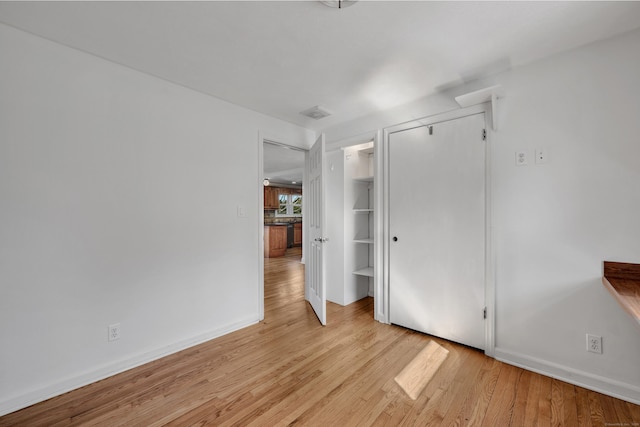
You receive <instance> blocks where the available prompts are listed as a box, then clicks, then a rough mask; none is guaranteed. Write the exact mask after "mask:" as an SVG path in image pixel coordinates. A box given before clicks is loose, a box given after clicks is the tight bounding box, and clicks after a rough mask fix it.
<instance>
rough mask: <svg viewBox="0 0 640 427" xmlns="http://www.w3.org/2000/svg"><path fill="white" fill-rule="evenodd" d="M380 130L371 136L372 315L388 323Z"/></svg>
mask: <svg viewBox="0 0 640 427" xmlns="http://www.w3.org/2000/svg"><path fill="white" fill-rule="evenodd" d="M382 140H383V139H382V131H381V130H377V131H376V132H375V135H374V137H373V162H374V163H373V176H374V177H375V178H374V185H373V192H374V193H373V202H374V205H373V211H374V212H375V213H374V215H373V221H374V222H373V242H374V243H373V306H374V311H373V317H374V319H375V320H377V321H378V322H382V323H389V319H388V317H387V311H386V310H385V305H384V302H385V301H387V300H388V299H387V298H385V296H384V286H383V283H384V281H383V275H384V272H385V270H386V269H385V266H384V253H383V251H382V249H383V245H381V242H382V237H383V236H384V234H383V232H384V218H386V216H385V215H384V213H383V212H384V205H385V198H384V194H385V193H384V186H383V184H384V181H383V177H384V171H383V157H382V155H381V153H382V148H383V147H382V145H381V144H382Z"/></svg>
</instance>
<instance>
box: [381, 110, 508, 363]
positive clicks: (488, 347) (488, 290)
mask: <svg viewBox="0 0 640 427" xmlns="http://www.w3.org/2000/svg"><path fill="white" fill-rule="evenodd" d="M479 113H484V114H485V129H486V135H487V137H486V138H487V139H486V144H485V214H486V215H485V254H486V255H485V281H484V289H485V304H486V308H487V319H486V322H485V354H486V355H488V356H491V357H493V355H494V349H495V278H494V265H495V253H494V249H493V226H492V224H493V223H492V215H491V211H492V204H491V200H492V193H493V187H492V182H491V157H492V156H491V152H492V149H491V135H492V133H493V131H492V128H491V126H489V125H488V124H489V123H492V116H491V104H490V103H485V104H480V105H474V106H472V107H468V108H463V109H458V110H454V111H449V112H446V113H442V114H437V115H434V116H429V117H425V118H422V119H418V120H412V121H410V122H406V123H401V124H398V125H395V126H391V127H388V128H385V129H384V130H383V137H382V141H381V142H382V143H381V144H380V149H379V150H378V153H376V157H377V161H376V163H378V162H380V163H379V164H377V165H376V166H378V167H379V168H380V169H381V172H382V173H380V174H379V176H378V175H376V180H377V181H378V182H381V183H382V185H381V186H379V188H380V191H379V192H376V193H377V194H376V196H377V197H376V199H377V200H376V202H377V204H378V203H379V204H380V205H381V210H379V211H378V212H382V215H379V216H381V217H382V218H381V224H378V222H377V221H376V223H377V224H376V225H380V226H381V227H382V230H379V231H380V237H381V238H380V239H379V240H377V241H379V242H381V243H382V244H381V245H377V249H376V259H381V260H382V265H381V268H380V269H379V270H378V272H379V276H380V280H376V285H375V286H376V287H377V288H376V290H375V295H376V301H375V302H376V319H377V320H378V321H379V322H382V323H390V320H389V281H390V278H389V268H388V267H389V251H390V242H391V241H390V236H389V227H390V224H389V219H390V215H389V167H390V164H389V136H390V135H391V134H393V133H396V132H400V131H403V130H408V129H412V128H415V127H419V126H426V125H432V124H436V123H439V122H444V121H449V120H455V119H459V118H463V117H467V116H471V115H474V114H479ZM378 154H379V155H378ZM380 169H378V171H380ZM376 208H377V207H376Z"/></svg>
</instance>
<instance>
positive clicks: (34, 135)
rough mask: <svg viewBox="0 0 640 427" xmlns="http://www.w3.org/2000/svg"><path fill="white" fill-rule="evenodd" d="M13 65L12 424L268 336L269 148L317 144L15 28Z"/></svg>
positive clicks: (0, 239) (0, 139)
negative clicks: (44, 403) (119, 377)
mask: <svg viewBox="0 0 640 427" xmlns="http://www.w3.org/2000/svg"><path fill="white" fill-rule="evenodd" d="M0 57H1V58H2V60H1V61H0V76H2V78H0V201H1V202H0V203H1V207H0V343H2V344H1V346H2V350H1V351H0V414H3V413H7V412H10V411H12V410H15V409H18V408H20V407H22V406H25V405H27V404H30V403H33V402H35V401H38V400H42V399H44V398H46V397H49V396H51V395H55V394H58V393H60V392H63V391H66V390H69V389H71V388H75V387H77V386H80V385H83V384H85V383H88V382H92V381H94V380H96V379H98V378H100V377H103V376H107V375H109V374H112V373H114V372H116V371H120V370H123V369H127V368H130V367H132V366H134V365H136V364H140V363H143V362H145V361H147V360H150V359H152V358H156V357H159V356H162V355H164V354H167V353H169V352H172V351H175V350H177V349H180V348H183V347H185V346H188V345H191V344H194V343H196V342H200V341H204V340H206V339H209V338H212V337H215V336H217V335H220V334H222V333H225V332H228V331H230V330H233V329H237V328H240V327H243V326H246V325H249V324H251V323H253V322H256V321H257V320H258V313H259V304H260V303H261V302H260V301H259V300H258V277H259V271H258V270H259V267H258V266H259V256H261V254H259V251H258V245H259V239H260V238H261V235H260V230H259V226H258V224H259V222H260V215H261V213H262V207H261V206H260V204H259V192H260V191H262V188H261V180H262V178H261V177H259V176H258V168H259V165H258V146H259V144H258V133H259V132H262V133H264V134H267V135H269V136H270V137H272V138H277V140H278V141H281V142H285V143H287V144H291V145H298V146H303V147H305V148H307V147H309V146H310V143H311V142H312V141H313V133H312V132H310V131H306V130H304V129H302V128H299V127H297V126H293V125H291V124H287V123H284V122H281V121H279V120H275V119H272V118H268V117H266V116H263V115H260V114H257V113H254V112H251V111H248V110H245V109H242V108H240V107H237V106H234V105H232V104H229V103H225V102H223V101H220V100H217V99H215V98H212V97H209V96H205V95H202V94H199V93H197V92H194V91H191V90H189V89H185V88H183V87H180V86H177V85H174V84H171V83H168V82H166V81H163V80H160V79H157V78H153V77H150V76H147V75H145V74H142V73H139V72H136V71H133V70H130V69H127V68H125V67H122V66H119V65H116V64H113V63H110V62H107V61H104V60H102V59H99V58H96V57H93V56H91V55H87V54H84V53H82V52H79V51H76V50H72V49H69V48H66V47H63V46H61V45H58V44H55V43H52V42H49V41H46V40H44V39H41V38H38V37H35V36H32V35H29V34H27V33H24V32H21V31H18V30H15V29H13V28H10V27H7V26H4V25H0ZM228 175H232V176H234V179H233V180H230V179H225V177H226V176H228ZM237 206H243V207H244V208H245V211H246V212H247V217H246V218H238V217H237V211H236V209H237ZM112 323H120V324H121V334H122V337H121V339H120V340H119V341H116V342H112V343H109V342H107V325H109V324H112Z"/></svg>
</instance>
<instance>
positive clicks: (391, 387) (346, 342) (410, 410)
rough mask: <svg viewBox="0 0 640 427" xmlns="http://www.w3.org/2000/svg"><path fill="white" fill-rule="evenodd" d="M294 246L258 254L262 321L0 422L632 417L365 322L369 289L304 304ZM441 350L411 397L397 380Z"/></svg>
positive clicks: (595, 421)
mask: <svg viewBox="0 0 640 427" xmlns="http://www.w3.org/2000/svg"><path fill="white" fill-rule="evenodd" d="M299 259H300V250H299V248H298V249H292V250H288V251H287V255H286V256H285V257H282V258H272V259H265V320H264V322H261V323H259V324H257V325H254V326H251V327H248V328H245V329H243V330H241V331H237V332H234V333H231V334H228V335H225V336H223V337H220V338H218V339H215V340H212V341H209V342H207V343H204V344H201V345H199V346H196V347H192V348H190V349H187V350H184V351H182V352H180V353H176V354H174V355H171V356H168V357H165V358H163V359H161V360H157V361H155V362H151V363H149V364H146V365H144V366H141V367H138V368H135V369H132V370H130V371H127V372H124V373H122V374H119V375H116V376H114V377H111V378H108V379H105V380H103V381H99V382H97V383H94V384H91V385H88V386H86V387H83V388H81V389H78V390H75V391H72V392H70V393H67V394H64V395H62V396H58V397H55V398H53V399H50V400H47V401H45V402H42V403H39V404H37V405H33V406H31V407H29V408H26V409H23V410H21V411H17V412H14V413H12V414H9V415H6V416H4V417H0V426H14V425H17V426H69V425H83V426H193V425H198V426H204V425H216V426H218V425H223V426H276V425H277V426H281V425H282V426H286V425H296V426H298V425H309V426H428V425H433V426H450V425H455V426H467V425H468V426H492V427H493V426H510V425H512V426H552V425H553V426H606V425H617V426H638V425H640V406H638V405H633V404H630V403H627V402H624V401H621V400H618V399H614V398H611V397H608V396H605V395H602V394H599V393H596V392H592V391H589V390H585V389H583V388H580V387H575V386H573V385H570V384H567V383H564V382H562V381H558V380H555V379H552V378H548V377H544V376H541V375H538V374H535V373H532V372H529V371H525V370H522V369H519V368H516V367H513V366H510V365H506V364H503V363H501V362H498V361H496V360H493V359H490V358H488V357H485V356H484V355H483V354H482V353H481V352H479V351H476V350H473V349H470V348H467V347H464V346H460V345H457V344H453V343H450V342H448V341H444V340H441V339H438V338H434V337H429V336H427V335H424V334H420V333H417V332H413V331H410V330H407V329H403V328H400V327H396V326H389V325H383V324H380V323H378V322H375V321H374V320H373V301H372V299H370V298H367V299H364V300H361V301H358V302H357V303H354V304H351V305H349V306H347V307H341V306H338V305H336V304H331V303H329V304H328V306H327V319H328V324H327V326H326V327H322V326H320V325H319V323H318V321H317V319H316V317H315V315H314V313H313V311H312V310H311V308H310V306H309V305H308V304H307V303H306V302H305V301H304V288H303V282H304V279H303V277H304V268H303V266H302V265H301V264H300V263H299ZM430 340H433V341H435V342H436V343H437V344H439V345H441V346H443V347H444V348H445V349H446V350H448V351H449V354H448V355H447V358H446V359H445V360H444V362H443V363H442V365H441V367H440V368H439V369H438V371H437V372H436V373H435V375H434V376H433V377H432V378H431V380H430V381H429V382H428V384H427V385H426V386H425V388H424V390H423V391H422V392H421V393H420V394H419V395H418V396H417V399H416V400H412V399H411V398H409V397H408V396H407V395H406V394H405V393H404V392H403V391H402V389H401V388H400V387H399V386H398V385H397V384H396V383H395V381H394V377H396V376H397V375H398V374H399V373H400V372H401V371H402V370H403V368H404V367H405V366H406V365H407V364H409V363H410V362H411V361H412V360H413V359H414V357H416V355H417V354H418V353H420V351H422V350H423V349H424V347H425V346H426V344H427V343H428V342H429V341H430Z"/></svg>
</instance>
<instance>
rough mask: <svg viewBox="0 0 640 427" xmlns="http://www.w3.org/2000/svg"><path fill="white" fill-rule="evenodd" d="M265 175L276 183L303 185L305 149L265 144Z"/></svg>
mask: <svg viewBox="0 0 640 427" xmlns="http://www.w3.org/2000/svg"><path fill="white" fill-rule="evenodd" d="M263 148H264V149H263V156H264V177H265V178H269V180H270V181H271V182H272V183H274V184H287V185H291V184H293V182H296V184H295V185H297V186H302V178H303V176H304V155H305V153H304V151H302V150H298V149H295V148H288V147H286V146H281V145H274V144H270V143H264V144H263Z"/></svg>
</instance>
